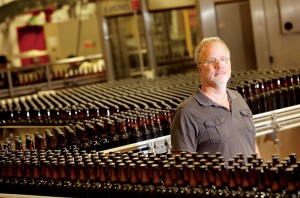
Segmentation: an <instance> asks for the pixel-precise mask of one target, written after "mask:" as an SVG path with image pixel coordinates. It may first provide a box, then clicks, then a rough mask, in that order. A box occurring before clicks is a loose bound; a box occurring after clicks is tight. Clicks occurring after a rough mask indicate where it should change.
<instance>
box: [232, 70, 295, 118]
mask: <svg viewBox="0 0 300 198" xmlns="http://www.w3.org/2000/svg"><path fill="white" fill-rule="evenodd" d="M271 74H272V75H270V73H269V74H268V73H262V74H260V73H257V72H256V73H254V76H253V77H252V78H251V75H250V77H249V75H248V77H246V78H245V76H237V77H236V78H235V80H233V81H232V82H231V87H232V88H233V89H236V90H237V91H238V92H239V93H240V94H241V95H242V96H243V97H244V98H245V100H246V101H247V103H248V105H249V107H250V109H251V110H252V112H253V114H258V113H263V112H267V111H272V110H276V109H280V108H285V107H289V106H293V105H297V104H300V98H299V96H300V73H299V71H298V72H295V71H293V72H291V71H285V72H280V73H271ZM242 79H243V80H242Z"/></svg>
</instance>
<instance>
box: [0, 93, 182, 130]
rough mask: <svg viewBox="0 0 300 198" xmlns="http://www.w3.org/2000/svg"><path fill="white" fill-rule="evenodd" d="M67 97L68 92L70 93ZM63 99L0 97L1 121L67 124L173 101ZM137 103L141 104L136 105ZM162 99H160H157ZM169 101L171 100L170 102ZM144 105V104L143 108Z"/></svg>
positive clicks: (55, 96)
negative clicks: (12, 98)
mask: <svg viewBox="0 0 300 198" xmlns="http://www.w3.org/2000/svg"><path fill="white" fill-rule="evenodd" d="M70 98H71V96H70ZM70 98H69V100H70V101H69V102H67V101H66V100H64V99H63V98H62V97H61V96H60V95H58V94H48V95H40V96H36V97H23V98H20V99H14V100H7V101H5V102H3V101H2V103H1V107H0V116H1V120H0V121H1V122H2V124H8V125H9V124H69V123H73V122H76V120H84V119H91V118H97V117H99V116H109V115H113V114H115V113H120V112H124V111H128V110H134V109H136V108H138V109H153V108H155V109H173V108H175V107H177V105H178V104H177V103H173V105H168V104H166V103H164V105H161V106H158V105H157V104H156V103H155V104H156V105H155V104H152V105H151V101H150V100H147V101H138V100H136V103H135V102H130V101H127V100H126V99H122V98H119V99H118V100H116V99H111V101H108V100H109V99H108V100H102V101H101V102H99V101H97V100H93V101H90V102H84V101H89V98H88V97H85V98H83V99H79V98H78V99H76V100H71V99H70ZM139 103H140V104H142V105H140V106H139ZM161 103H163V102H161ZM170 103H172V101H171V102H170ZM145 105H146V108H144V107H145Z"/></svg>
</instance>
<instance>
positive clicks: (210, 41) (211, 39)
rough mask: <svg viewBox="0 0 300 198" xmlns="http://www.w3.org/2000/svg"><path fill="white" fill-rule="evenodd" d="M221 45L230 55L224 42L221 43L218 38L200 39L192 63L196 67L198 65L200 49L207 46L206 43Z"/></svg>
mask: <svg viewBox="0 0 300 198" xmlns="http://www.w3.org/2000/svg"><path fill="white" fill-rule="evenodd" d="M214 42H217V43H221V44H222V45H224V47H225V48H226V49H227V50H228V52H229V53H230V51H229V49H228V47H227V45H226V44H225V43H224V41H222V40H221V39H220V38H219V37H207V38H204V39H202V41H200V43H199V44H198V46H197V48H196V50H195V53H194V61H195V63H196V64H197V65H198V64H199V56H200V52H201V50H202V48H203V47H204V46H205V45H206V44H208V43H214Z"/></svg>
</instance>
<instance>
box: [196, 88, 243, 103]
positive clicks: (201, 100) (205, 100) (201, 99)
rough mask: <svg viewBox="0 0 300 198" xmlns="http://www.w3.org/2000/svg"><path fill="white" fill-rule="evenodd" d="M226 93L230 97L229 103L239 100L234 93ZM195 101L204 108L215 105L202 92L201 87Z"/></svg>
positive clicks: (229, 91)
mask: <svg viewBox="0 0 300 198" xmlns="http://www.w3.org/2000/svg"><path fill="white" fill-rule="evenodd" d="M226 92H227V94H228V97H229V102H233V101H234V100H235V99H236V98H237V96H236V95H235V94H234V93H233V91H231V90H229V89H227V90H226ZM195 99H196V100H197V101H198V102H199V103H200V104H201V105H203V106H212V105H215V103H214V102H213V101H212V100H211V99H210V98H209V97H207V96H206V95H205V94H204V93H203V92H202V91H201V89H200V86H199V88H198V89H197V91H196V93H195Z"/></svg>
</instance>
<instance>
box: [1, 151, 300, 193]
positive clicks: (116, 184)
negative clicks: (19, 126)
mask: <svg viewBox="0 0 300 198" xmlns="http://www.w3.org/2000/svg"><path fill="white" fill-rule="evenodd" d="M0 154H1V155H0V170H1V175H0V187H1V188H0V192H2V193H3V192H5V193H16V192H18V193H22V194H32V193H36V194H39V195H55V196H72V197H76V196H79V197H86V196H91V197H93V196H95V195H98V196H99V195H102V196H105V197H106V196H107V197H116V196H117V195H132V196H133V197H138V196H141V194H143V195H144V196H147V197H150V196H153V195H157V196H160V197H165V196H167V197H173V196H180V197H185V196H187V195H188V197H189V196H192V197H193V196H195V197H199V196H200V197H201V196H204V197H285V196H286V197H291V196H299V190H300V183H299V179H300V170H299V168H300V162H299V160H298V161H297V160H296V156H295V154H291V155H289V157H287V158H288V160H287V161H286V160H282V161H280V162H279V163H276V161H277V159H278V158H277V159H276V157H275V158H274V160H273V161H272V162H270V163H269V162H266V163H264V162H262V161H261V159H260V158H257V155H255V154H253V155H251V156H247V159H248V161H247V164H245V161H244V160H243V159H244V156H242V155H240V154H239V155H237V156H236V158H234V159H233V161H232V162H233V163H232V164H228V165H226V163H224V161H223V160H224V158H222V156H221V155H220V153H216V154H212V155H209V153H207V152H206V153H203V154H186V153H184V154H180V155H178V156H173V155H172V154H170V153H167V154H160V155H155V154H153V153H152V154H151V153H149V154H148V155H145V154H138V153H109V154H108V155H105V154H103V153H101V152H96V151H91V152H86V151H78V150H73V151H72V153H70V152H68V151H64V152H62V151H61V150H52V151H51V150H48V151H44V150H43V151H40V152H38V151H35V150H32V151H24V152H21V151H20V152H17V153H12V152H9V153H0Z"/></svg>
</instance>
